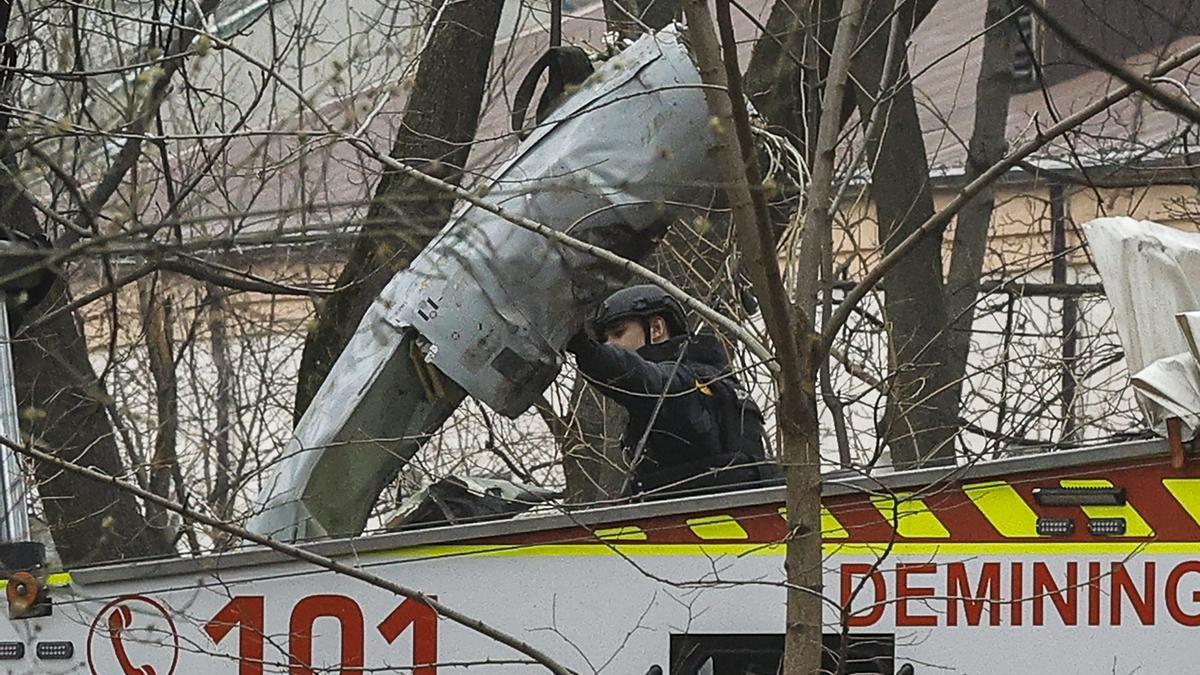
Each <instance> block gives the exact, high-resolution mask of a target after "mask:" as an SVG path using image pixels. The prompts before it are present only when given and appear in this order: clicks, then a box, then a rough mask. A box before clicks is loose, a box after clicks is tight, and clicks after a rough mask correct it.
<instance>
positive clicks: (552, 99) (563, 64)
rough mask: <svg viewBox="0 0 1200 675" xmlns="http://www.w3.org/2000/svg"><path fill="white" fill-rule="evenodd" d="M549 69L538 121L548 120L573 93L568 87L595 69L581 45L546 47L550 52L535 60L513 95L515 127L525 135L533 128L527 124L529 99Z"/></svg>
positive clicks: (514, 128)
mask: <svg viewBox="0 0 1200 675" xmlns="http://www.w3.org/2000/svg"><path fill="white" fill-rule="evenodd" d="M547 70H548V71H549V73H550V81H549V82H547V83H546V88H545V89H544V90H543V91H542V96H541V98H540V99H539V100H538V107H537V113H536V114H535V115H534V120H535V122H536V123H540V122H542V121H543V120H545V119H546V117H548V116H549V115H550V113H551V111H553V110H554V108H556V107H557V106H558V104H559V103H561V102H562V100H563V99H564V98H565V96H566V95H568V94H570V92H568V91H567V88H568V87H575V86H577V85H579V84H582V83H583V81H584V80H586V79H587V78H588V77H589V76H590V75H591V74H592V73H593V72H594V70H595V69H594V68H593V67H592V62H591V60H589V59H588V56H587V52H585V51H583V50H582V49H580V48H579V47H551V48H550V49H548V50H546V53H545V54H542V56H541V58H539V59H538V60H537V61H535V62H534V64H533V67H531V68H530V69H529V72H528V73H527V74H526V75H525V79H524V80H521V86H520V87H518V88H517V95H516V96H515V97H514V98H513V111H512V117H511V120H510V121H511V123H512V130H513V131H516V132H517V133H519V134H520V136H521V138H524V137H525V136H528V135H529V131H530V130H529V129H526V128H525V115H526V114H527V113H528V111H529V103H530V102H531V101H532V100H533V92H534V91H535V90H536V89H537V85H538V82H540V81H541V79H542V72H543V71H547Z"/></svg>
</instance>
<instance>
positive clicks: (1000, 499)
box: [963, 480, 1038, 537]
mask: <svg viewBox="0 0 1200 675" xmlns="http://www.w3.org/2000/svg"><path fill="white" fill-rule="evenodd" d="M963 492H964V493H965V494H966V495H967V498H968V499H970V500H971V503H973V504H975V507H976V508H978V509H979V512H980V513H982V514H983V517H984V518H987V520H988V522H989V523H991V524H992V527H994V528H996V531H997V532H999V533H1000V536H1002V537H1036V536H1038V529H1037V514H1036V513H1034V511H1033V509H1031V508H1029V504H1028V503H1027V502H1026V501H1025V499H1024V498H1023V497H1021V494H1020V493H1019V492H1017V490H1016V488H1014V487H1013V486H1012V485H1010V484H1008V483H1007V482H1005V481H999V480H997V481H988V482H986V483H972V484H970V485H964V486H963Z"/></svg>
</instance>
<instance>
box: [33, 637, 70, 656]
mask: <svg viewBox="0 0 1200 675" xmlns="http://www.w3.org/2000/svg"><path fill="white" fill-rule="evenodd" d="M72 656H75V645H74V643H72V642H69V641H67V640H55V641H52V642H39V643H37V657H38V658H39V659H42V660H45V661H62V660H65V659H69V658H71V657H72Z"/></svg>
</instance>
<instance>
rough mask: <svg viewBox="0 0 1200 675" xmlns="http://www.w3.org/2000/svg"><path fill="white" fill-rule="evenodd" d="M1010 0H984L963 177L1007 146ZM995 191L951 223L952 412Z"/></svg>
mask: <svg viewBox="0 0 1200 675" xmlns="http://www.w3.org/2000/svg"><path fill="white" fill-rule="evenodd" d="M1012 7H1013V5H1012V3H1011V1H1010V0H988V6H987V12H986V15H985V17H984V21H983V25H984V27H985V28H988V27H989V26H990V27H991V28H990V29H989V30H988V31H987V33H985V34H984V36H983V57H982V63H981V64H980V71H979V79H978V80H977V81H976V83H975V128H974V129H973V130H972V132H971V140H970V142H969V144H968V146H967V166H966V175H965V176H964V180H966V181H967V182H970V181H973V180H975V179H976V178H978V177H979V176H980V175H981V174H983V172H984V171H987V170H988V169H989V168H991V167H992V166H993V165H994V164H996V163H997V162H999V161H1000V160H1001V159H1003V157H1004V151H1005V150H1006V149H1007V143H1006V141H1005V130H1006V128H1007V126H1008V103H1009V100H1010V98H1011V97H1012V89H1013V75H1012V60H1011V59H1012V49H1013V46H1014V44H1015V40H1016V39H1017V30H1016V23H1015V20H1014V19H1012V18H1009V19H1007V20H1005V17H1007V16H1008V15H1009V14H1010V13H1011V12H1012ZM995 200H996V196H995V190H994V189H993V188H992V186H990V185H989V186H988V187H986V188H984V190H983V191H982V192H980V193H979V195H978V196H976V197H975V198H974V199H972V200H971V201H970V202H968V203H967V205H966V206H964V207H963V209H962V211H960V212H959V214H958V219H957V221H956V223H955V225H954V248H953V249H952V250H951V254H950V274H949V278H948V279H947V281H946V311H947V314H948V315H949V318H950V322H951V323H950V335H949V342H950V347H949V353H950V357H949V361H948V362H947V363H946V369H947V375H946V377H947V379H948V380H949V381H951V382H954V383H955V384H954V389H955V395H954V400H955V402H956V403H957V406H958V407H957V408H956V409H955V412H956V415H957V413H958V412H959V410H961V406H962V389H963V382H962V380H963V377H964V376H965V375H966V369H967V357H968V355H969V354H970V349H971V326H972V324H973V323H974V319H975V298H976V297H977V296H978V295H979V282H980V276H981V275H982V273H983V264H984V257H985V256H986V255H987V242H988V229H989V225H990V223H991V220H992V207H993V206H994V204H995Z"/></svg>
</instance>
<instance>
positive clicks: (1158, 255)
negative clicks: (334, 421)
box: [1083, 217, 1200, 438]
mask: <svg viewBox="0 0 1200 675" xmlns="http://www.w3.org/2000/svg"><path fill="white" fill-rule="evenodd" d="M1083 231H1084V235H1085V236H1086V237H1087V242H1088V247H1089V248H1090V249H1091V251H1092V258H1093V260H1094V261H1095V263H1096V269H1097V270H1098V271H1099V272H1100V277H1101V279H1102V280H1103V282H1104V292H1105V294H1106V295H1107V296H1108V300H1109V303H1111V305H1112V308H1113V320H1114V322H1115V324H1116V328H1117V334H1118V335H1119V336H1120V338H1121V345H1122V346H1123V347H1124V348H1125V362H1126V363H1127V364H1128V367H1129V372H1130V373H1131V374H1132V380H1133V385H1134V388H1135V389H1136V391H1137V392H1138V395H1139V396H1138V401H1139V403H1140V404H1141V406H1142V410H1143V412H1144V413H1145V414H1146V416H1147V418H1148V421H1149V422H1150V424H1151V426H1153V428H1154V429H1155V431H1157V432H1158V433H1159V434H1162V435H1165V434H1166V420H1167V419H1168V418H1170V417H1178V418H1180V419H1181V420H1182V422H1183V425H1184V438H1192V437H1194V436H1195V435H1196V433H1197V431H1200V368H1197V364H1196V358H1195V357H1194V356H1193V353H1194V352H1193V349H1194V345H1192V344H1191V342H1192V341H1191V340H1190V339H1189V336H1190V335H1191V331H1189V330H1187V329H1185V328H1184V326H1185V325H1187V324H1188V323H1189V321H1188V317H1187V316H1185V315H1186V314H1187V313H1189V312H1193V311H1196V310H1200V234H1195V233H1191V232H1183V231H1180V230H1177V229H1174V228H1171V227H1166V226H1164V225H1159V224H1158V223H1153V222H1150V221H1147V220H1142V221H1138V220H1134V219H1133V218H1125V217H1117V218H1099V219H1096V220H1093V221H1091V222H1089V223H1086V224H1084V226H1083Z"/></svg>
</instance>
